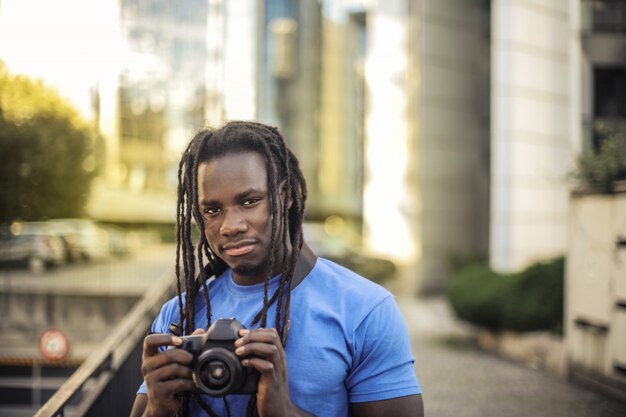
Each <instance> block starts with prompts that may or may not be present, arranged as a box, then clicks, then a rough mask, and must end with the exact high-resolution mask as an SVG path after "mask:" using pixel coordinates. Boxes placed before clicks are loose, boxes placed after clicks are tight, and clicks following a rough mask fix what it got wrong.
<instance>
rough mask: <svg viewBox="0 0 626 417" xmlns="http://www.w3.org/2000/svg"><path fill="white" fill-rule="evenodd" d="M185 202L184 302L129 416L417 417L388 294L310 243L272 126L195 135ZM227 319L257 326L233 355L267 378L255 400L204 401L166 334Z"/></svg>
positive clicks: (161, 320) (290, 165) (156, 334)
mask: <svg viewBox="0 0 626 417" xmlns="http://www.w3.org/2000/svg"><path fill="white" fill-rule="evenodd" d="M178 200H179V203H178V218H177V231H178V235H177V243H178V246H177V263H176V273H177V278H178V279H177V282H178V297H176V298H174V299H172V300H170V301H169V302H167V303H166V304H165V305H164V306H163V308H162V310H161V312H160V314H159V316H158V317H157V319H156V320H155V322H154V324H153V327H152V333H153V334H150V335H149V336H147V337H146V339H145V341H144V349H143V364H142V372H143V375H144V380H145V382H144V384H143V385H142V387H141V388H140V390H139V393H138V394H137V397H136V400H135V405H134V407H133V411H132V413H131V415H132V416H133V417H138V416H152V417H156V416H158V417H161V416H174V415H181V416H187V415H190V416H201V415H209V416H253V415H259V416H261V417H274V416H280V417H282V416H290V417H291V416H312V415H314V416H318V417H334V416H344V417H346V416H348V415H350V416H353V417H374V416H376V417H381V416H382V417H384V416H390V417H421V416H422V415H423V406H422V399H421V391H420V387H419V383H418V381H417V379H416V377H415V373H414V370H413V357H412V355H411V352H410V345H409V338H408V332H407V329H406V325H405V323H404V320H403V318H402V317H401V315H400V313H399V311H398V308H397V306H396V304H395V301H394V299H393V296H392V295H391V294H390V293H389V292H388V291H386V290H385V289H384V288H382V287H380V286H378V285H376V284H374V283H372V282H371V281H368V280H366V279H364V278H362V277H360V276H358V275H356V274H354V273H353V272H351V271H349V270H347V269H345V268H342V267H340V266H339V265H336V264H334V263H332V262H330V261H328V260H325V259H321V258H319V259H318V258H316V257H315V255H313V254H312V252H311V250H310V249H309V248H308V247H307V246H306V244H305V243H304V242H303V236H302V221H303V218H304V203H305V200H306V184H305V180H304V177H303V176H302V173H301V171H300V168H299V166H298V160H297V159H296V157H295V156H294V154H293V153H292V152H291V151H290V150H289V149H288V148H287V147H286V145H285V143H284V141H283V138H282V137H281V135H280V133H279V132H278V130H277V129H275V128H273V127H269V126H265V125H262V124H259V123H254V122H230V123H227V124H226V125H225V126H223V127H222V128H220V129H217V130H212V129H205V130H202V131H200V132H199V133H198V134H197V135H196V136H195V137H194V138H193V139H192V141H191V143H190V144H189V146H188V148H187V150H186V151H185V152H184V154H183V157H182V159H181V163H180V166H179V188H178ZM194 221H195V223H196V226H197V227H198V228H199V230H200V231H201V232H202V233H200V236H199V238H198V242H197V244H195V245H194V243H193V242H192V228H193V224H192V223H193V222H194ZM181 263H182V265H181ZM196 265H201V267H200V268H199V273H196V268H195V266H196ZM181 269H182V271H181ZM183 285H184V288H183ZM222 317H223V318H231V317H234V318H237V319H238V320H239V321H240V322H241V323H243V324H244V325H245V326H246V327H247V328H248V329H250V330H242V331H241V332H240V334H239V336H240V337H239V339H238V340H237V341H236V342H235V347H236V354H237V355H238V356H239V357H240V358H241V359H242V365H243V366H244V367H249V368H254V369H256V370H258V371H259V373H260V379H259V383H258V392H257V393H256V395H229V396H226V397H224V398H214V397H208V396H204V395H199V393H198V390H197V389H196V388H195V385H194V381H193V379H192V368H191V366H192V358H193V357H192V354H191V353H189V352H188V351H186V350H184V349H172V348H171V347H172V346H174V347H176V346H180V344H181V339H180V338H179V337H177V336H175V335H173V334H172V333H177V332H178V331H180V332H181V334H186V335H189V334H192V333H195V334H198V333H201V332H202V331H204V330H205V329H207V328H208V327H209V325H210V324H211V323H212V322H213V321H214V320H216V319H218V318H222Z"/></svg>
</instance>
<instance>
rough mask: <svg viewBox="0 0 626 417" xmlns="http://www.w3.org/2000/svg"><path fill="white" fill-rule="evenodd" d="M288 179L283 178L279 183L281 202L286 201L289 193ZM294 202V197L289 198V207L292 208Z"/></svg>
mask: <svg viewBox="0 0 626 417" xmlns="http://www.w3.org/2000/svg"><path fill="white" fill-rule="evenodd" d="M286 187H287V180H282V181H281V182H280V184H279V185H278V192H279V193H280V202H281V203H282V202H283V201H285V196H286V195H287V188H286ZM292 204H293V198H291V197H290V198H289V203H288V204H287V208H288V209H290V208H291V205H292Z"/></svg>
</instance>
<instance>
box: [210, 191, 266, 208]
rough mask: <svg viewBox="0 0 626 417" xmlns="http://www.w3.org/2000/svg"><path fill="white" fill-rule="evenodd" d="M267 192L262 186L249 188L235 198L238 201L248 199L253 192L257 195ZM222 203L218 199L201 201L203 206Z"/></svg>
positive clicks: (263, 194)
mask: <svg viewBox="0 0 626 417" xmlns="http://www.w3.org/2000/svg"><path fill="white" fill-rule="evenodd" d="M266 193H267V191H266V190H264V189H261V188H249V189H247V190H245V191H242V192H240V193H239V194H237V195H236V196H235V200H236V201H241V200H244V199H246V198H247V197H249V196H250V195H253V194H257V195H259V194H260V195H262V196H265V194H266ZM220 204H221V203H220V202H219V201H218V200H201V201H200V205H201V206H205V207H206V206H219V205H220Z"/></svg>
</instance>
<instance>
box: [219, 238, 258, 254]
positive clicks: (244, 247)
mask: <svg viewBox="0 0 626 417" xmlns="http://www.w3.org/2000/svg"><path fill="white" fill-rule="evenodd" d="M255 244H256V242H254V241H251V240H246V241H242V242H236V243H227V244H225V245H224V246H223V247H222V250H223V252H224V254H226V255H228V256H232V257H237V256H243V255H246V254H248V253H250V252H252V250H254V245H255Z"/></svg>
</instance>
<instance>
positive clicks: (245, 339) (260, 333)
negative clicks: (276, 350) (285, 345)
mask: <svg viewBox="0 0 626 417" xmlns="http://www.w3.org/2000/svg"><path fill="white" fill-rule="evenodd" d="M239 334H240V335H241V336H242V337H240V338H239V339H237V340H236V341H235V346H237V347H239V346H243V345H245V344H248V343H253V342H261V343H271V344H274V345H277V346H281V347H282V343H281V341H280V336H279V335H278V332H277V331H276V329H256V330H252V331H245V330H242V331H240V332H239Z"/></svg>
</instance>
